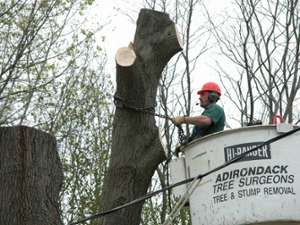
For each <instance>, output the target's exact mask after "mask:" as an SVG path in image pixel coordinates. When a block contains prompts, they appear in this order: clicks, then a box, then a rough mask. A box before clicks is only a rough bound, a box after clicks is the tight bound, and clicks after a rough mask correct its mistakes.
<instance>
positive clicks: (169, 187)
mask: <svg viewBox="0 0 300 225" xmlns="http://www.w3.org/2000/svg"><path fill="white" fill-rule="evenodd" d="M299 130H300V127H298V128H295V129H293V130H290V131H288V132H286V133H283V134H280V135H278V136H276V137H274V138H271V139H269V140H267V141H265V142H263V143H262V144H260V145H258V146H256V147H255V148H252V149H251V150H249V151H247V152H244V153H242V154H241V155H239V156H238V157H236V158H234V159H232V160H230V161H228V162H226V163H224V164H222V165H220V166H218V167H216V168H214V169H212V170H210V171H208V172H206V173H204V174H199V175H197V176H195V177H192V178H188V179H186V180H182V181H180V182H177V183H175V184H172V185H169V186H167V187H164V188H162V189H160V190H157V191H154V192H150V193H148V194H146V195H144V196H142V197H140V198H137V199H135V200H133V201H130V202H128V203H125V204H123V205H120V206H118V207H115V208H113V209H110V210H107V211H104V212H100V213H97V214H94V215H92V216H89V217H86V218H84V219H81V220H78V221H76V222H72V223H70V224H69V225H76V224H80V223H83V222H86V221H89V220H94V219H97V218H100V217H102V216H104V215H107V214H110V213H113V212H115V211H118V210H121V209H123V208H127V207H129V206H131V205H134V204H136V203H139V202H142V201H145V200H147V199H149V198H151V197H153V196H155V195H157V194H159V193H161V192H165V191H167V190H170V189H172V188H174V187H177V186H180V185H183V184H187V183H190V182H192V181H193V180H195V179H200V180H201V179H202V178H204V177H206V176H208V175H210V174H212V173H214V172H216V171H218V170H221V169H223V168H225V167H227V166H229V165H231V164H233V163H235V162H237V161H239V160H241V159H243V158H244V157H245V156H246V155H247V154H249V153H251V152H253V151H255V150H257V149H259V148H262V147H263V146H265V145H268V144H271V143H273V142H276V141H278V140H280V139H283V138H285V137H287V136H289V135H292V134H294V133H296V132H298V131H299Z"/></svg>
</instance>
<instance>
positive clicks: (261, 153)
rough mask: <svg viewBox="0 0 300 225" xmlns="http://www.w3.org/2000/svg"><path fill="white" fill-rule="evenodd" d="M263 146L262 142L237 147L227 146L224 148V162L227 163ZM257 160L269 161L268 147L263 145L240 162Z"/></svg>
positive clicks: (269, 152)
mask: <svg viewBox="0 0 300 225" xmlns="http://www.w3.org/2000/svg"><path fill="white" fill-rule="evenodd" d="M261 144H263V142H252V143H244V144H238V145H232V146H227V147H225V148H224V156H225V162H228V161H230V160H232V159H234V158H236V157H238V156H240V155H241V154H243V153H245V152H247V151H250V150H251V149H253V148H255V147H257V146H259V145H261ZM259 159H271V151H270V145H269V144H268V145H264V146H262V147H260V148H258V149H256V150H255V151H253V152H250V153H249V154H247V155H246V156H244V158H242V159H241V160H240V161H250V160H259Z"/></svg>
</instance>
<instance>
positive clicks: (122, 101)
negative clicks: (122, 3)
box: [101, 9, 182, 225]
mask: <svg viewBox="0 0 300 225" xmlns="http://www.w3.org/2000/svg"><path fill="white" fill-rule="evenodd" d="M181 49H182V48H181V45H180V43H179V41H178V35H177V32H176V29H175V25H174V23H173V22H172V21H171V20H170V18H169V15H168V14H166V13H161V12H157V11H153V10H147V9H142V10H141V11H140V14H139V18H138V20H137V28H136V34H135V38H134V43H130V44H129V46H128V47H125V48H120V49H119V50H118V51H117V54H116V63H117V74H116V75H117V76H116V79H117V90H116V93H115V103H116V111H115V115H114V123H113V134H112V135H113V138H112V152H111V159H110V164H109V168H108V171H107V175H106V177H105V180H104V188H103V194H102V204H103V205H102V206H103V210H109V209H111V208H114V207H116V206H119V205H121V204H124V203H127V202H129V201H132V200H134V199H136V198H138V197H141V196H143V195H144V194H145V193H146V192H147V188H148V186H149V184H150V182H151V178H152V176H153V173H154V171H155V169H156V168H157V166H158V164H159V163H161V162H162V161H163V160H164V159H165V154H164V151H163V148H162V145H161V142H160V138H159V132H158V128H157V126H156V125H155V118H154V116H153V113H154V110H155V105H156V101H155V100H156V93H157V88H158V84H159V79H160V77H161V73H162V71H163V69H164V67H165V65H166V64H167V62H168V61H169V60H170V59H171V57H172V56H173V55H174V54H176V53H177V52H179V51H180V50H181ZM146 111H147V112H152V114H151V113H146ZM142 205H143V203H139V204H135V205H133V206H130V207H128V208H125V209H122V210H119V211H117V212H114V213H112V214H109V215H106V216H105V217H104V218H103V219H102V220H101V223H102V224H105V225H138V224H139V223H140V219H141V210H142Z"/></svg>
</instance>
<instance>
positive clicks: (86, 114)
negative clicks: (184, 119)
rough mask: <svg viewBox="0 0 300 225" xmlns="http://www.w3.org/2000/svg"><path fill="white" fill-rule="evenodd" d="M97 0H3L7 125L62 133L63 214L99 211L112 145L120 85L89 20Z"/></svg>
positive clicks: (2, 112)
mask: <svg viewBox="0 0 300 225" xmlns="http://www.w3.org/2000/svg"><path fill="white" fill-rule="evenodd" d="M92 3H93V1H90V0H89V1H65V0H64V1H61V0H50V1H37V0H31V1H2V2H1V3H0V29H1V32H0V64H1V68H0V125H6V126H12V125H28V126H34V127H37V128H39V129H42V130H44V131H46V132H49V133H51V134H53V135H54V136H55V137H56V138H57V143H58V149H59V153H60V156H61V160H62V162H63V168H64V173H65V179H64V185H63V190H62V193H61V199H62V219H63V221H64V222H66V223H68V222H70V221H71V220H73V219H78V218H81V217H82V216H83V215H86V214H87V213H93V212H96V211H99V208H100V200H99V198H100V195H101V186H102V179H103V176H104V174H105V171H106V167H107V163H108V156H109V151H110V143H111V140H110V138H111V126H112V125H111V123H112V108H111V100H112V96H111V93H112V84H111V82H110V81H109V80H110V77H109V76H108V75H107V74H106V72H105V65H106V55H105V53H104V51H103V50H102V48H101V47H100V46H98V45H97V43H96V39H95V32H96V31H97V29H98V28H95V29H93V28H87V27H86V26H84V23H83V21H84V18H83V16H82V15H83V14H84V10H85V9H87V8H88V7H89V6H90V5H91V4H92Z"/></svg>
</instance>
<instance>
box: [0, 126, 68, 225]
mask: <svg viewBox="0 0 300 225" xmlns="http://www.w3.org/2000/svg"><path fill="white" fill-rule="evenodd" d="M62 179H63V174H62V165H61V162H60V160H59V158H58V153H57V151H56V141H55V138H54V137H52V136H50V135H48V134H46V133H44V132H41V131H38V130H36V129H33V128H29V127H23V126H19V127H11V128H8V127H1V128H0V187H1V188H0V224H1V225H61V224H62V223H61V220H60V216H59V204H58V200H59V199H58V195H59V191H60V188H61V185H62Z"/></svg>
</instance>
